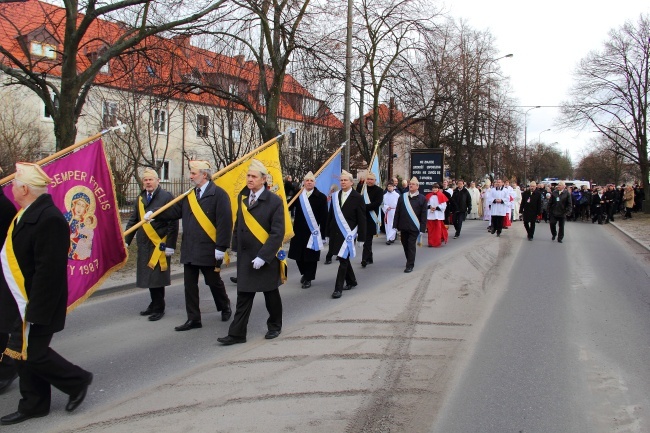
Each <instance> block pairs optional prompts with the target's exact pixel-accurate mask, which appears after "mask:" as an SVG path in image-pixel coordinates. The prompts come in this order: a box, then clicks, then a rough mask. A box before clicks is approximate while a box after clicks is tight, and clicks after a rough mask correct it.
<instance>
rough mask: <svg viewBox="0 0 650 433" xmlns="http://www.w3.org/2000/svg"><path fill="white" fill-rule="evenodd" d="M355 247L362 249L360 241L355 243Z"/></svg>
mask: <svg viewBox="0 0 650 433" xmlns="http://www.w3.org/2000/svg"><path fill="white" fill-rule="evenodd" d="M355 245H356V247H357V248H363V244H362V243H361V241H356V242H355Z"/></svg>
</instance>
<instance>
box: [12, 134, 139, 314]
mask: <svg viewBox="0 0 650 433" xmlns="http://www.w3.org/2000/svg"><path fill="white" fill-rule="evenodd" d="M42 168H43V171H45V173H47V175H48V176H49V177H50V178H52V183H50V185H49V186H48V193H49V194H50V195H51V196H52V200H53V201H54V204H55V205H56V206H57V207H58V208H59V210H60V211H61V213H63V215H64V217H65V219H66V221H67V222H68V224H69V226H70V246H69V249H68V303H67V306H68V309H67V311H68V313H69V312H70V311H72V310H73V309H75V308H76V307H77V306H79V305H80V304H81V303H83V302H84V301H85V300H86V299H88V297H90V295H92V294H93V292H94V291H95V290H96V289H97V288H98V287H99V286H101V284H102V283H103V282H104V281H105V280H106V279H107V278H108V277H109V276H110V274H111V273H113V272H114V271H116V270H118V269H119V268H121V267H122V266H124V264H125V263H126V259H127V252H126V247H125V246H124V238H123V237H122V228H121V224H120V216H119V209H118V207H117V200H116V196H115V186H114V184H113V176H112V173H111V169H110V167H109V165H108V161H107V160H106V155H105V154H104V147H103V145H102V140H101V139H99V140H97V141H95V142H93V143H91V144H89V145H88V146H86V147H83V148H81V149H79V150H77V151H75V152H72V153H70V154H68V155H66V156H64V157H63V158H60V159H57V160H55V161H53V162H51V163H49V164H47V165H44V166H43V167H42ZM4 193H5V195H6V196H7V197H8V198H9V199H10V200H12V201H13V194H12V192H11V184H8V185H6V186H5V187H4ZM14 204H15V203H14ZM76 204H79V206H76ZM16 207H18V206H16Z"/></svg>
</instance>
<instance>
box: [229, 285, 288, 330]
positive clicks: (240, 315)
mask: <svg viewBox="0 0 650 433" xmlns="http://www.w3.org/2000/svg"><path fill="white" fill-rule="evenodd" d="M255 293H257V292H241V291H239V290H237V308H236V310H235V318H234V319H232V323H231V324H230V328H229V329H228V335H230V336H231V337H236V338H246V331H247V328H248V318H249V317H250V315H251V310H252V309H253V299H254V298H255ZM262 293H264V301H265V302H266V311H268V312H269V318H268V320H267V321H266V326H267V327H268V329H269V331H280V330H281V329H282V299H281V298H280V290H278V289H275V290H271V291H269V292H262Z"/></svg>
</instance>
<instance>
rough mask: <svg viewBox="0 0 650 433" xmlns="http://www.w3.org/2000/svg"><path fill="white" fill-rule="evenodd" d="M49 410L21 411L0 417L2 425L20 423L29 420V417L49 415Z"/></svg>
mask: <svg viewBox="0 0 650 433" xmlns="http://www.w3.org/2000/svg"><path fill="white" fill-rule="evenodd" d="M48 414H49V412H43V413H35V414H29V415H28V414H26V413H20V412H14V413H12V414H9V415H5V416H3V417H2V418H0V424H2V425H11V424H18V423H19V422H23V421H27V420H28V419H31V418H41V417H43V416H47V415H48Z"/></svg>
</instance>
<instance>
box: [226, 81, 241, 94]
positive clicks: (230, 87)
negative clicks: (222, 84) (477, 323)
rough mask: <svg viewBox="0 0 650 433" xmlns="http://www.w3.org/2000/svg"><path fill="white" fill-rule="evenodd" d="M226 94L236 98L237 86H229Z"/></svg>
mask: <svg viewBox="0 0 650 433" xmlns="http://www.w3.org/2000/svg"><path fill="white" fill-rule="evenodd" d="M228 93H230V94H231V95H233V96H237V95H238V94H239V86H237V84H230V85H229V86H228Z"/></svg>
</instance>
